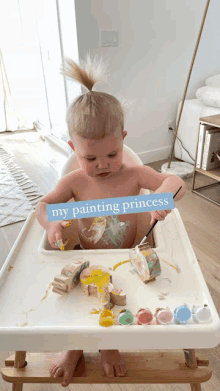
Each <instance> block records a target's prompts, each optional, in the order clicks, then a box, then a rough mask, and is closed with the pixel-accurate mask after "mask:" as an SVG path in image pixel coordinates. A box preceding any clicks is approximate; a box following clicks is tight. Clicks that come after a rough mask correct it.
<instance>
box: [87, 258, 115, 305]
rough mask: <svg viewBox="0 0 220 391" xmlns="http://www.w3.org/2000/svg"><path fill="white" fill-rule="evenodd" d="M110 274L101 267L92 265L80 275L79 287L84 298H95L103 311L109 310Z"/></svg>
mask: <svg viewBox="0 0 220 391" xmlns="http://www.w3.org/2000/svg"><path fill="white" fill-rule="evenodd" d="M110 280H111V278H110V274H109V270H108V269H106V268H105V267H103V266H101V265H93V266H90V267H88V268H87V269H85V270H83V272H82V273H81V274H80V285H81V288H82V291H83V293H85V295H86V296H90V295H92V296H96V297H97V298H98V300H99V302H100V304H101V305H102V307H103V310H104V309H110V292H109V284H110Z"/></svg>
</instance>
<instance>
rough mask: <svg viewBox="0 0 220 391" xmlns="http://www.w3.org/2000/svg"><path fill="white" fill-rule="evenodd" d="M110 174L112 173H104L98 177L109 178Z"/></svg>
mask: <svg viewBox="0 0 220 391" xmlns="http://www.w3.org/2000/svg"><path fill="white" fill-rule="evenodd" d="M110 174H111V172H102V173H100V174H98V176H99V177H101V178H102V177H103V178H105V177H107V176H109V175H110Z"/></svg>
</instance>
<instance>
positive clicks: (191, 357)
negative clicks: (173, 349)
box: [183, 349, 202, 391]
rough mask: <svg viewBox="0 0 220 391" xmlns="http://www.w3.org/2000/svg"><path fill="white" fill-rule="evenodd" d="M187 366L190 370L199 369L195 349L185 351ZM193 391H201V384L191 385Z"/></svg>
mask: <svg viewBox="0 0 220 391" xmlns="http://www.w3.org/2000/svg"><path fill="white" fill-rule="evenodd" d="M183 351H184V356H185V360H186V366H187V367H189V368H192V369H193V368H198V364H197V358H196V353H195V349H184V350H183ZM190 387H191V391H201V390H202V389H201V384H200V383H190Z"/></svg>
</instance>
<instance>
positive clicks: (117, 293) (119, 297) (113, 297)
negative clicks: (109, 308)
mask: <svg viewBox="0 0 220 391" xmlns="http://www.w3.org/2000/svg"><path fill="white" fill-rule="evenodd" d="M110 302H111V303H113V304H116V305H119V306H125V305H126V294H125V292H124V291H123V290H122V289H118V288H115V289H114V290H113V291H111V292H110Z"/></svg>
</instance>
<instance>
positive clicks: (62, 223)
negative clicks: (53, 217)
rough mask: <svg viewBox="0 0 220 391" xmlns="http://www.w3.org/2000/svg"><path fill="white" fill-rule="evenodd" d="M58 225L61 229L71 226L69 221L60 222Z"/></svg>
mask: <svg viewBox="0 0 220 391" xmlns="http://www.w3.org/2000/svg"><path fill="white" fill-rule="evenodd" d="M60 224H61V225H62V227H63V228H66V227H69V226H70V225H71V220H65V221H61V222H60Z"/></svg>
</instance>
